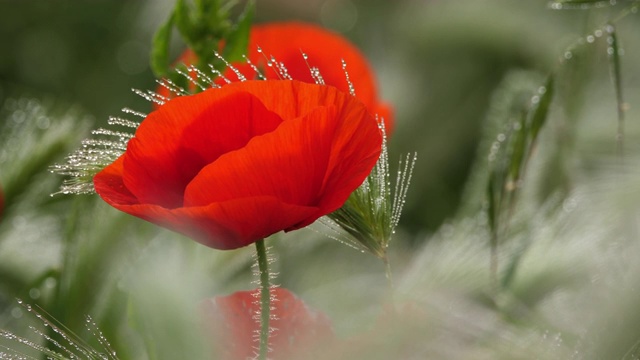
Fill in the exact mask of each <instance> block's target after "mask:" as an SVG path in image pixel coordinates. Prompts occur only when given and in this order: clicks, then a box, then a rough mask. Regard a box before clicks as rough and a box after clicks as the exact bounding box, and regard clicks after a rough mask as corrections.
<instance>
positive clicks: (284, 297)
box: [201, 288, 335, 359]
mask: <svg viewBox="0 0 640 360" xmlns="http://www.w3.org/2000/svg"><path fill="white" fill-rule="evenodd" d="M254 295H255V291H238V292H235V293H233V294H231V295H228V296H217V297H215V298H212V299H208V300H205V301H203V302H202V305H201V309H202V312H203V315H204V317H205V320H206V321H207V325H208V328H209V329H210V330H211V331H212V335H213V342H214V345H215V349H216V355H217V358H221V359H248V358H253V356H254V347H255V346H256V341H255V337H254V334H255V332H256V331H259V328H260V325H259V322H257V321H256V320H255V319H254V316H255V315H256V313H257V311H258V308H259V305H258V303H257V302H256V298H255V297H254ZM271 295H272V296H273V297H274V298H275V299H277V301H275V302H274V303H273V305H272V306H273V310H272V315H273V320H271V327H272V328H273V329H276V330H275V331H274V332H273V333H272V335H271V336H270V338H269V347H270V348H271V351H270V353H269V356H270V358H274V359H296V358H300V357H301V356H302V357H304V358H310V357H309V356H310V355H312V354H320V353H322V352H323V350H324V349H323V347H324V346H326V345H328V344H330V343H332V342H333V341H335V335H334V333H333V329H332V325H331V321H330V320H329V318H327V316H326V315H324V314H323V313H321V312H318V311H315V310H313V309H310V308H309V307H308V306H307V305H306V304H305V303H304V302H303V301H302V300H301V299H300V298H298V297H297V296H295V295H294V294H293V293H291V292H290V291H289V290H287V289H284V288H274V289H271ZM313 358H315V357H313Z"/></svg>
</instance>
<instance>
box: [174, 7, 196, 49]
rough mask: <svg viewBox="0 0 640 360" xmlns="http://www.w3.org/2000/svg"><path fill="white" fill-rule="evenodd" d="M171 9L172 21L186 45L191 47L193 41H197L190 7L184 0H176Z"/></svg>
mask: <svg viewBox="0 0 640 360" xmlns="http://www.w3.org/2000/svg"><path fill="white" fill-rule="evenodd" d="M173 11H174V12H173V15H174V17H175V19H174V21H175V24H176V27H177V28H178V31H179V32H180V35H182V38H183V39H184V41H185V42H186V43H187V45H189V47H192V45H193V43H195V42H196V41H197V39H198V36H196V34H195V33H196V32H197V31H196V29H195V27H194V21H193V16H192V10H191V8H190V7H189V5H188V4H187V3H186V2H185V0H178V1H177V2H176V7H175V9H174V10H173Z"/></svg>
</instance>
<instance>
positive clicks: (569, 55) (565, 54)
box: [564, 51, 573, 60]
mask: <svg viewBox="0 0 640 360" xmlns="http://www.w3.org/2000/svg"><path fill="white" fill-rule="evenodd" d="M572 57H573V53H572V52H571V51H565V53H564V58H565V59H567V60H569V59H571V58H572Z"/></svg>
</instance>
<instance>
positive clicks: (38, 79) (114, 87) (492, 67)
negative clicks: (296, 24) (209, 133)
mask: <svg viewBox="0 0 640 360" xmlns="http://www.w3.org/2000/svg"><path fill="white" fill-rule="evenodd" d="M172 5H173V3H172V2H171V1H107V0H103V1H100V0H95V1H7V0H3V1H1V2H0V9H1V10H2V11H0V49H2V56H1V57H0V97H1V98H0V100H4V99H6V98H8V97H12V96H23V95H25V94H26V95H33V96H36V97H48V98H55V99H56V100H57V101H63V102H66V103H68V104H73V105H79V106H81V107H82V108H83V109H84V110H85V111H86V112H87V113H89V114H90V115H92V116H93V117H94V118H95V119H96V122H97V124H104V123H105V122H106V119H107V117H108V116H110V115H117V114H118V112H119V110H120V109H121V108H122V107H125V106H127V107H131V108H134V109H140V110H143V109H149V104H148V103H146V102H145V101H144V100H142V99H141V98H139V97H138V96H136V95H135V94H133V93H132V92H131V91H129V89H130V88H138V89H149V88H154V78H153V76H152V74H151V72H150V70H149V67H148V54H149V51H150V39H151V37H152V36H153V33H154V32H155V30H156V29H157V27H158V26H159V24H160V23H162V21H164V19H165V18H166V16H167V14H168V12H169V11H170V9H171V8H172ZM238 8H240V7H238ZM588 17H589V15H588V14H587V12H580V11H551V10H549V9H548V7H547V3H546V1H526V2H522V1H506V0H496V1H456V2H447V1H407V0H405V1H382V0H360V1H357V0H326V1H320V0H309V1H304V2H297V1H283V0H281V1H277V0H271V1H269V0H260V1H258V4H257V19H256V21H257V22H268V21H275V20H303V21H310V22H316V23H319V24H322V25H324V26H326V27H329V28H332V29H334V30H336V31H339V32H341V33H343V34H344V35H345V36H346V37H347V38H349V39H350V40H351V41H352V42H354V43H355V44H356V45H357V46H358V47H359V48H361V49H362V51H363V52H364V53H365V54H366V55H367V56H368V57H369V59H370V61H371V62H372V64H373V66H374V67H375V69H376V72H377V74H378V78H379V85H380V86H379V87H380V91H381V93H382V96H383V98H384V99H387V100H388V101H390V102H391V103H392V104H394V106H395V110H396V114H397V124H398V126H397V132H396V134H395V135H394V136H393V139H392V141H391V147H392V150H391V156H392V159H395V158H396V157H399V155H400V154H401V153H406V152H411V151H417V152H418V153H419V160H418V166H417V167H416V173H415V177H414V181H413V184H414V186H413V189H412V192H411V193H410V196H409V199H408V204H407V207H406V214H405V217H404V218H403V224H404V225H405V227H406V228H407V229H410V231H411V232H413V233H417V232H421V231H427V232H431V231H433V230H435V229H436V228H437V227H438V226H439V224H440V223H441V222H442V221H443V220H444V219H445V218H447V217H449V216H451V215H452V214H454V212H455V211H456V208H457V205H458V203H459V201H460V197H461V189H462V187H463V185H464V184H465V180H466V178H467V176H468V173H469V168H470V164H471V162H472V161H473V160H474V159H475V150H476V146H477V144H478V139H479V133H480V129H481V124H482V121H483V118H484V116H485V113H486V109H487V106H488V102H489V99H490V96H491V93H492V90H493V89H494V88H495V87H496V86H497V84H498V83H499V82H500V80H501V79H502V77H503V76H504V74H505V73H506V72H507V71H509V70H511V69H535V70H539V71H541V72H542V73H547V72H549V71H550V69H551V68H552V67H553V66H554V65H555V62H556V58H557V56H558V54H560V53H561V50H562V49H563V47H564V46H567V44H568V43H569V42H570V41H572V40H573V39H575V38H576V37H577V36H578V35H579V34H580V33H581V32H582V31H584V30H585V28H586V26H587V23H588ZM180 50H181V48H180V44H179V43H178V44H176V46H174V49H173V51H174V53H175V54H176V56H177V54H178V53H179V51H180Z"/></svg>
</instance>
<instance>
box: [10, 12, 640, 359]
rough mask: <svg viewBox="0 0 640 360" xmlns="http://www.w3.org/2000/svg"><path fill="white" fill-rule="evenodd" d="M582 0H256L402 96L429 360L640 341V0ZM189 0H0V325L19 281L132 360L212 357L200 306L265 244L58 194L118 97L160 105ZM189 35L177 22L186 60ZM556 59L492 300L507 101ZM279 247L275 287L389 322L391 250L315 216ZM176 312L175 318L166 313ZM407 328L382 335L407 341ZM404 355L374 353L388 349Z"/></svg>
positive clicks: (393, 96) (398, 254) (407, 271)
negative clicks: (217, 245) (200, 236)
mask: <svg viewBox="0 0 640 360" xmlns="http://www.w3.org/2000/svg"><path fill="white" fill-rule="evenodd" d="M566 2H567V3H571V1H566ZM586 3H588V4H587V5H585V6H582V5H575V6H568V8H567V9H562V10H557V9H553V8H552V6H550V4H549V3H548V2H547V1H545V0H535V1H533V0H531V1H522V0H456V1H438V0H431V1H429V0H394V1H388V0H306V1H295V0H258V1H257V13H256V22H270V21H290V20H296V21H308V22H314V23H318V24H321V25H323V26H325V27H328V28H330V29H333V30H335V31H337V32H340V33H342V34H343V35H344V36H345V37H347V38H348V39H350V40H351V41H352V42H353V43H354V44H356V45H357V46H358V47H359V48H360V49H361V50H362V52H363V53H364V54H365V55H366V56H367V57H368V58H369V60H370V61H371V63H372V65H373V67H374V69H375V71H376V73H377V76H378V84H379V90H380V92H381V94H382V98H383V99H385V100H387V101H389V102H390V103H392V104H393V105H394V107H395V113H396V126H395V129H396V130H395V132H394V134H393V136H392V138H391V140H390V156H391V160H392V163H395V161H396V159H399V158H400V156H401V155H402V154H405V153H408V152H417V153H418V161H417V163H416V165H415V169H414V173H413V178H412V180H411V188H410V191H409V194H408V197H407V201H406V206H405V209H404V213H403V217H402V220H401V222H400V227H399V229H398V232H397V234H396V236H395V238H394V239H393V241H392V244H391V248H390V249H391V250H390V251H391V260H392V264H393V266H394V274H396V275H395V277H396V279H395V280H396V281H397V284H396V285H397V289H398V293H399V298H403V299H408V300H410V301H411V302H412V303H415V304H418V307H419V308H420V309H422V310H421V311H420V315H419V316H417V318H419V319H421V316H425V318H426V319H429V320H428V321H425V323H428V324H425V323H421V324H418V325H416V324H415V323H413V322H411V323H410V324H407V323H404V322H400V323H399V324H398V325H399V326H398V328H403V327H405V328H408V329H410V330H412V331H407V332H406V333H400V332H399V333H395V335H397V336H400V337H401V338H402V339H406V342H407V343H409V342H411V343H412V344H413V343H415V342H416V341H417V342H419V343H421V344H422V347H417V348H416V354H421V355H420V356H427V355H429V356H431V357H433V358H450V359H456V358H474V359H484V358H486V359H496V358H505V359H513V358H523V359H528V358H550V359H551V358H558V359H560V358H563V359H567V358H580V359H582V358H594V359H597V358H611V359H636V358H638V357H637V356H640V355H638V353H637V348H638V344H639V343H638V340H639V339H640V334H639V333H638V329H640V320H639V319H636V317H637V315H635V314H636V313H637V311H635V308H634V304H637V302H636V301H635V300H637V299H638V298H640V297H639V295H640V293H639V292H638V291H639V289H638V288H637V283H638V282H637V281H638V280H640V271H638V270H640V269H638V268H637V266H636V265H634V264H636V263H637V256H636V255H637V254H638V250H640V249H639V248H638V242H637V240H638V232H639V230H638V226H637V223H638V219H639V217H638V213H639V212H638V210H640V207H639V206H638V204H640V191H639V190H640V188H639V187H638V184H640V182H638V181H637V180H640V174H639V173H638V171H637V170H636V169H637V166H636V165H637V164H638V161H637V159H638V156H637V152H638V150H639V149H640V147H639V146H638V145H637V144H638V140H639V139H640V138H639V135H640V126H638V122H637V118H638V109H637V108H636V104H638V100H639V96H640V92H639V91H638V90H639V89H640V87H639V85H640V84H639V82H640V69H638V67H637V64H638V63H640V45H638V41H637V40H638V34H640V17H639V16H640V15H638V14H636V13H635V12H634V11H632V9H633V8H632V6H634V5H636V4H637V1H617V2H616V1H611V2H608V1H607V2H589V1H586ZM592 3H593V4H592ZM172 6H173V2H172V1H168V0H148V1H143V0H137V1H111V0H91V1H90V0H85V1H80V0H74V1H72V0H66V1H63V0H51V1H35V0H22V1H16V0H14V1H11V0H0V106H2V110H1V111H0V129H2V131H3V133H2V134H0V141H2V143H0V151H1V152H0V186H1V187H3V188H4V189H5V200H6V201H5V203H6V208H5V210H4V213H3V215H2V217H1V218H0V328H8V329H12V331H16V332H27V329H26V328H27V326H28V325H31V324H38V322H37V321H34V320H33V319H32V318H30V317H29V316H27V315H28V314H26V312H25V311H24V309H22V308H21V307H19V306H17V305H16V303H15V300H14V299H15V298H16V297H20V298H23V299H26V300H28V301H30V302H32V303H36V304H39V305H41V306H42V307H43V308H45V309H47V311H48V312H49V313H51V314H52V315H53V316H55V317H56V318H58V319H59V320H60V321H61V322H63V323H65V324H68V326H69V327H70V328H72V329H76V331H79V332H82V330H81V329H82V323H83V320H84V315H86V314H91V315H92V316H94V318H95V319H96V320H97V322H98V323H99V324H100V327H101V328H102V329H103V330H104V332H105V334H106V336H107V337H108V338H110V339H112V342H113V343H115V344H117V345H116V346H117V347H118V351H119V352H120V354H124V355H123V358H139V357H140V356H142V358H144V357H145V356H149V355H148V354H147V353H145V351H148V348H149V347H150V346H157V347H159V348H161V349H162V351H158V352H159V353H161V355H157V357H158V358H167V359H172V358H173V359H175V358H188V357H190V356H187V355H185V348H186V349H191V350H192V351H193V352H194V353H193V354H192V355H193V356H191V357H194V358H197V357H198V356H197V355H196V353H197V350H196V349H198V345H197V344H195V345H194V344H193V342H194V340H193V337H191V336H189V334H193V332H194V328H193V327H192V326H190V325H189V324H192V322H190V321H191V320H194V319H192V318H191V317H193V316H192V315H193V314H190V313H189V312H188V311H187V310H186V307H185V306H184V305H185V304H190V303H193V301H195V300H194V299H201V298H204V297H210V296H213V295H220V294H225V293H229V292H231V291H234V290H239V289H248V288H251V286H252V285H251V280H252V275H251V272H250V270H249V267H250V264H251V262H252V259H251V252H252V251H251V249H241V250H238V251H233V252H219V251H214V250H209V249H207V248H204V247H202V246H200V245H197V244H192V243H191V242H190V241H188V240H186V239H184V238H182V237H180V236H178V235H175V234H172V233H169V232H166V231H162V230H158V229H156V228H154V227H153V226H151V225H148V224H146V223H144V222H142V221H139V220H137V219H132V218H130V217H128V216H126V215H122V214H119V213H117V212H116V211H115V210H113V209H110V208H109V207H108V206H106V205H105V204H103V203H101V202H100V201H99V199H97V196H64V195H56V196H54V197H50V196H49V195H50V194H51V193H53V192H55V191H56V189H57V188H58V186H59V184H60V182H61V179H60V178H59V177H58V176H56V175H52V174H50V173H49V171H48V169H49V166H51V165H52V164H54V163H56V162H62V161H63V159H64V156H65V155H66V154H67V153H69V152H70V151H72V150H73V149H74V148H76V147H77V146H78V145H79V144H80V141H81V139H83V138H85V137H86V136H88V133H89V130H90V129H93V128H97V127H100V126H105V125H106V120H107V118H108V117H109V116H110V115H117V114H119V111H120V109H121V108H123V107H130V108H133V109H136V110H140V111H145V112H146V111H148V110H149V109H150V104H149V103H147V102H146V101H145V100H143V99H141V98H140V97H138V96H137V95H135V94H134V93H133V92H132V91H130V89H131V88H138V89H151V88H154V87H155V85H154V84H155V83H154V77H153V75H152V73H151V71H150V69H149V66H148V56H149V51H150V43H151V38H152V36H153V34H154V32H155V30H156V29H157V27H158V26H159V25H160V24H161V23H162V22H163V21H164V20H165V19H166V17H167V14H168V13H169V12H170V10H171V8H172ZM240 8H241V7H240V6H239V7H238V11H239V10H240ZM620 14H626V15H625V17H623V18H620V19H618V15H620ZM610 21H615V22H614V24H615V26H616V36H617V39H618V40H619V42H620V44H621V46H622V47H621V48H622V49H623V51H624V53H623V56H622V57H621V63H620V64H621V67H620V69H621V74H622V76H621V80H622V81H621V84H622V90H623V92H622V94H623V104H622V107H623V108H624V109H625V112H624V116H625V119H626V123H625V124H626V127H625V143H624V153H625V155H624V161H619V160H620V157H619V156H618V155H616V146H617V145H616V144H617V142H616V132H617V129H618V120H619V119H618V113H617V106H619V104H617V103H616V92H615V86H614V82H613V81H612V78H611V74H612V71H614V72H615V69H614V67H613V65H612V61H611V56H610V55H608V54H607V49H608V48H609V47H610V45H611V44H610V43H608V42H607V39H608V36H607V35H608V34H606V33H604V34H603V32H602V31H600V32H599V33H598V32H597V30H598V29H603V26H604V25H605V24H606V23H607V22H610ZM598 34H600V35H598ZM181 46H182V45H181V44H180V42H179V39H177V38H176V39H175V41H174V44H173V47H172V52H173V53H174V54H175V56H177V55H178V54H179V53H180V52H181V51H182V49H183V48H182V47H181ZM549 74H555V76H556V84H557V87H556V95H555V97H554V99H553V105H552V108H551V110H550V114H549V119H548V122H547V125H546V127H545V129H544V130H543V132H542V133H541V135H540V136H541V139H540V144H539V146H538V148H537V149H536V151H535V153H534V155H533V157H532V163H531V166H530V168H529V170H528V172H527V180H526V181H525V184H526V187H525V189H526V190H525V194H524V195H523V196H522V200H521V202H520V204H521V205H520V206H519V207H518V210H517V211H516V212H515V214H514V221H513V223H514V224H515V225H513V227H512V229H511V232H509V235H508V236H507V238H506V239H504V244H503V245H504V246H503V247H502V248H501V249H504V250H501V252H500V256H501V259H503V260H504V262H503V263H501V264H512V265H513V264H520V265H519V266H520V268H519V270H518V272H517V275H514V276H515V279H514V280H511V282H510V283H509V284H510V285H509V286H508V287H506V290H505V293H504V294H503V296H501V297H500V298H499V299H498V300H496V299H492V296H491V295H490V292H491V291H490V290H489V289H490V284H489V274H488V272H489V270H488V269H489V250H488V235H487V229H486V218H483V215H482V208H483V201H482V198H483V196H484V192H483V190H484V187H485V186H486V185H485V182H486V177H487V175H486V166H487V165H486V158H487V155H488V150H489V147H490V145H491V143H492V141H493V140H494V139H495V134H496V132H495V127H494V128H492V126H494V125H495V122H496V121H497V120H495V119H493V118H492V116H493V117H500V116H499V115H496V113H498V114H500V111H503V112H504V111H506V112H508V111H507V110H505V107H508V106H510V105H509V104H507V105H505V104H502V103H501V101H506V100H505V99H506V98H510V96H512V95H513V96H512V97H513V98H517V97H518V96H525V97H526V96H529V95H530V94H531V91H534V92H535V91H536V89H537V88H538V87H539V86H541V85H543V84H544V81H545V78H546V77H547V76H548V75H549ZM522 89H527V91H524V90H522ZM518 91H520V92H522V93H523V94H525V95H518V94H519V93H518ZM505 93H508V94H507V95H505ZM509 94H511V95H509ZM529 97H530V96H529ZM636 200H638V201H636ZM478 214H479V215H478ZM270 240H271V239H270ZM271 242H272V246H273V247H274V249H273V252H274V253H275V254H276V257H277V259H278V261H277V262H276V265H275V266H276V269H277V271H278V272H279V274H280V275H279V282H280V283H281V284H282V285H283V286H285V287H287V288H290V289H293V290H294V291H295V292H296V293H297V294H299V295H300V296H302V297H303V298H304V300H305V301H306V302H307V303H308V304H309V305H310V306H313V307H316V308H319V309H321V310H322V311H323V312H325V313H327V314H328V315H329V316H330V317H331V318H332V319H334V325H335V328H336V332H337V333H338V334H339V335H341V336H345V337H347V336H350V335H353V334H356V333H359V332H361V331H363V330H364V329H367V328H368V327H370V326H372V324H375V322H376V314H377V313H378V312H379V311H380V308H381V305H380V304H381V303H382V302H384V301H385V299H386V298H385V297H386V295H385V294H386V292H385V291H386V290H385V289H386V287H385V286H386V280H385V278H384V266H382V265H381V264H380V262H379V261H378V259H375V258H373V257H372V256H369V255H366V254H361V253H359V252H357V251H353V250H352V249H349V248H347V247H345V246H343V245H342V244H340V243H338V242H335V241H332V240H330V239H327V238H326V237H324V236H323V235H322V234H318V233H315V232H312V231H307V230H305V231H300V232H296V233H291V234H285V235H283V234H279V235H276V236H274V238H273V239H272V240H271ZM521 258H522V263H519V262H518V261H520V260H518V261H513V259H521ZM505 266H506V265H505ZM501 268H502V267H501ZM187 279H188V280H187ZM336 294H340V296H336ZM160 299H162V300H160ZM160 313H161V314H172V316H168V317H167V318H162V319H155V317H156V316H157V314H160ZM631 315H633V316H631ZM165 317H166V316H165ZM150 318H153V319H154V320H157V321H155V322H152V323H151V324H150V323H149V319H150ZM185 319H191V320H189V321H187V320H185ZM405 325H407V326H405ZM165 326H171V327H172V329H175V330H174V331H173V332H171V334H167V333H166V332H163V331H162V329H163V327H165ZM390 328H391V329H394V327H393V326H391V327H390ZM77 329H80V330H77ZM141 333H142V334H146V336H144V335H140V334H141ZM176 334H182V335H180V336H177V335H176ZM398 334H400V335H398ZM392 335H393V334H388V333H384V334H382V335H380V336H384V337H385V338H392V339H394V341H392V342H389V344H394V343H397V344H403V343H404V342H403V341H405V340H400V339H399V338H397V337H393V336H392ZM418 335H419V336H418ZM146 337H149V338H155V339H156V341H155V345H149V342H148V341H145V338H146ZM176 343H180V344H181V346H172V344H176ZM189 344H190V345H189ZM389 344H387V345H388V347H389V349H392V350H393V349H395V347H394V346H393V345H389ZM0 345H1V344H0ZM398 346H400V345H398ZM145 349H146V350H145ZM392 350H389V353H386V352H384V351H381V352H380V353H378V354H371V353H367V352H366V351H364V350H363V352H362V354H367V355H366V356H365V355H363V358H389V357H385V356H386V355H385V354H387V355H388V354H393V351H392ZM394 351H395V350H394ZM145 354H146V355H145ZM425 354H427V355H425ZM376 356H377V357H376ZM415 356H418V355H415ZM634 356H635V357H634ZM407 358H410V357H409V355H407ZM417 358H421V357H417Z"/></svg>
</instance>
